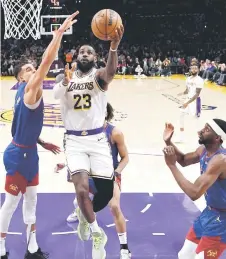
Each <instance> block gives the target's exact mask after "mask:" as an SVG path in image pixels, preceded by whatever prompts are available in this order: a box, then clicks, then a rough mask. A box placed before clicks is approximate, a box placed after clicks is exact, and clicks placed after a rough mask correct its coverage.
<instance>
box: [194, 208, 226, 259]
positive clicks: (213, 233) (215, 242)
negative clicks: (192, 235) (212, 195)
mask: <svg viewBox="0 0 226 259" xmlns="http://www.w3.org/2000/svg"><path fill="white" fill-rule="evenodd" d="M201 215H202V217H201V223H202V226H203V236H202V238H201V240H200V242H199V245H198V247H197V249H196V254H197V255H196V257H195V259H211V258H216V259H218V258H220V256H221V255H222V253H223V252H224V251H225V250H226V215H225V212H219V211H216V210H214V209H211V208H209V207H208V208H206V209H205V210H204V212H203V213H202V214H201ZM218 233H219V234H218Z"/></svg>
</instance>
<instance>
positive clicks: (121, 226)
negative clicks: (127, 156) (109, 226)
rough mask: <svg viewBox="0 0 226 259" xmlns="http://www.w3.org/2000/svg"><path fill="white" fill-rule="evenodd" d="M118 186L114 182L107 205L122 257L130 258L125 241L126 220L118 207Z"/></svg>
mask: <svg viewBox="0 0 226 259" xmlns="http://www.w3.org/2000/svg"><path fill="white" fill-rule="evenodd" d="M120 194H121V193H120V188H119V186H118V184H117V183H116V182H115V183H114V193H113V198H112V199H111V201H110V202H109V207H110V210H111V212H112V215H113V219H114V222H115V226H116V231H117V233H118V237H119V242H120V250H121V256H123V257H122V258H130V251H129V248H128V243H127V232H126V220H125V217H124V215H123V213H122V211H121V207H120Z"/></svg>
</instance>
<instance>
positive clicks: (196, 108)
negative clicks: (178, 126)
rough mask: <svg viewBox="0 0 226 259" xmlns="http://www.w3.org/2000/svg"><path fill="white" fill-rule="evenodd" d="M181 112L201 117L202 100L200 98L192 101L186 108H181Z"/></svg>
mask: <svg viewBox="0 0 226 259" xmlns="http://www.w3.org/2000/svg"><path fill="white" fill-rule="evenodd" d="M180 110H181V112H183V113H185V114H188V115H190V116H194V117H199V116H200V114H201V100H200V98H199V99H197V100H196V101H194V102H192V103H190V104H189V105H188V106H187V107H186V108H185V109H183V108H180Z"/></svg>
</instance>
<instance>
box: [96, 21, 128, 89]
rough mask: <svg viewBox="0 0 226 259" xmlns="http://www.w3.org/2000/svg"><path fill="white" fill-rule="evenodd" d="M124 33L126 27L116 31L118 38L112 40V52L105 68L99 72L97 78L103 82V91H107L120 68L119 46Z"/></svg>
mask: <svg viewBox="0 0 226 259" xmlns="http://www.w3.org/2000/svg"><path fill="white" fill-rule="evenodd" d="M123 33H124V27H123V25H121V26H120V27H119V28H117V30H116V36H115V38H114V39H111V38H110V40H111V47H110V51H109V54H108V60H107V64H106V67H105V68H101V69H98V70H97V74H96V78H97V81H98V82H101V84H100V85H101V87H103V89H105V90H106V89H107V87H108V84H109V83H110V82H111V81H112V80H113V78H114V75H115V73H116V70H117V66H118V53H117V49H118V46H119V43H120V41H121V39H122V36H123Z"/></svg>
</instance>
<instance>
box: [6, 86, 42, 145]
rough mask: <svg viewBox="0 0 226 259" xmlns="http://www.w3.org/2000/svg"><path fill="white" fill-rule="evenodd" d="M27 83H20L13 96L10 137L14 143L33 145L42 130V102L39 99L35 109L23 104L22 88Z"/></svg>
mask: <svg viewBox="0 0 226 259" xmlns="http://www.w3.org/2000/svg"><path fill="white" fill-rule="evenodd" d="M26 84H27V83H21V84H20V85H19V89H18V91H17V94H16V97H15V105H14V117H13V122H12V129H11V132H12V137H13V140H14V142H15V143H17V144H19V145H24V146H33V145H36V144H37V140H38V138H39V135H40V133H41V131H42V126H43V118H44V112H43V110H44V103H43V99H42V98H41V99H40V104H39V106H38V107H37V108H36V109H34V110H33V109H29V108H28V107H27V106H26V105H25V104H24V89H25V87H26Z"/></svg>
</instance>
